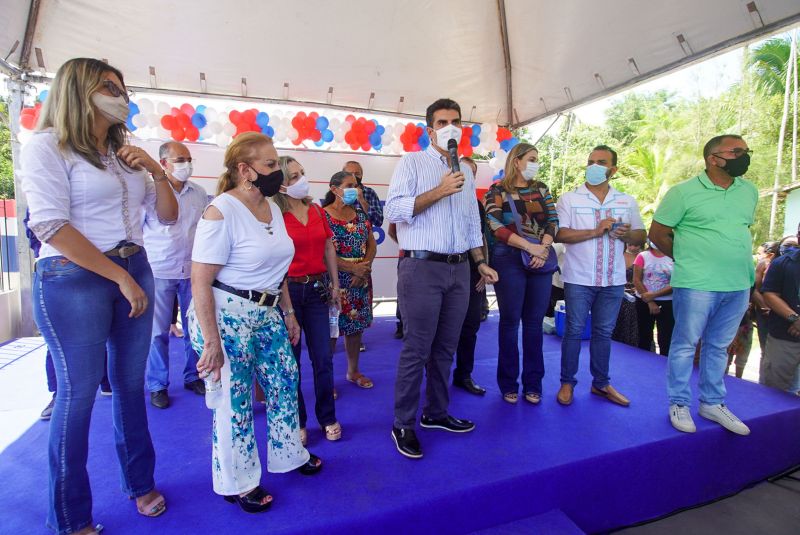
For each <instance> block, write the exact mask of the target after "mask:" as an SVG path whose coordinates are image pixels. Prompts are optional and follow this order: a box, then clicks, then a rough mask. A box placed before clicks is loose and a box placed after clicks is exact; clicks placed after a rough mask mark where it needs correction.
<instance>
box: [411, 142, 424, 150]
mask: <svg viewBox="0 0 800 535" xmlns="http://www.w3.org/2000/svg"><path fill="white" fill-rule="evenodd" d="M421 150H422V147H420V146H419V143H414V144H413V145H411V152H419V151H421Z"/></svg>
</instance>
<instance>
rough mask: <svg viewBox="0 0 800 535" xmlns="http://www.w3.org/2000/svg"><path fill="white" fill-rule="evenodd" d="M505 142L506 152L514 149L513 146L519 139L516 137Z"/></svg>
mask: <svg viewBox="0 0 800 535" xmlns="http://www.w3.org/2000/svg"><path fill="white" fill-rule="evenodd" d="M507 141H508V150H511V149H513V148H514V146H515V145H517V144H518V143H519V138H518V137H512V138H511V139H509V140H507Z"/></svg>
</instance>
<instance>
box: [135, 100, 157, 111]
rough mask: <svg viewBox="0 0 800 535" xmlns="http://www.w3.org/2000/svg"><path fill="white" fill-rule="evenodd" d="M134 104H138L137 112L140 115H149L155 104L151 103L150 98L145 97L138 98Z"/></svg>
mask: <svg viewBox="0 0 800 535" xmlns="http://www.w3.org/2000/svg"><path fill="white" fill-rule="evenodd" d="M136 105H137V106H139V112H140V113H141V114H142V115H150V114H151V113H153V112H154V111H155V109H156V108H155V105H154V104H153V101H152V100H150V99H146V98H143V99H141V100H138V101H137V102H136Z"/></svg>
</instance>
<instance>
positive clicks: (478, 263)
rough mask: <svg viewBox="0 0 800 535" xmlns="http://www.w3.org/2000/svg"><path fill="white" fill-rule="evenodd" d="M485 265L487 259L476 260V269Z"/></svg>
mask: <svg viewBox="0 0 800 535" xmlns="http://www.w3.org/2000/svg"><path fill="white" fill-rule="evenodd" d="M485 263H486V259H485V258H481V259H480V260H476V261H475V267H478V266H480V265H482V264H485Z"/></svg>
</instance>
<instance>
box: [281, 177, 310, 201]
mask: <svg viewBox="0 0 800 535" xmlns="http://www.w3.org/2000/svg"><path fill="white" fill-rule="evenodd" d="M308 188H309V184H308V179H307V178H306V177H305V175H303V176H301V177H300V178H299V179H298V180H297V182H295V183H294V184H292V185H291V186H286V195H288V196H289V197H291V198H292V199H297V200H299V201H301V200H303V199H305V198H306V197H308Z"/></svg>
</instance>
